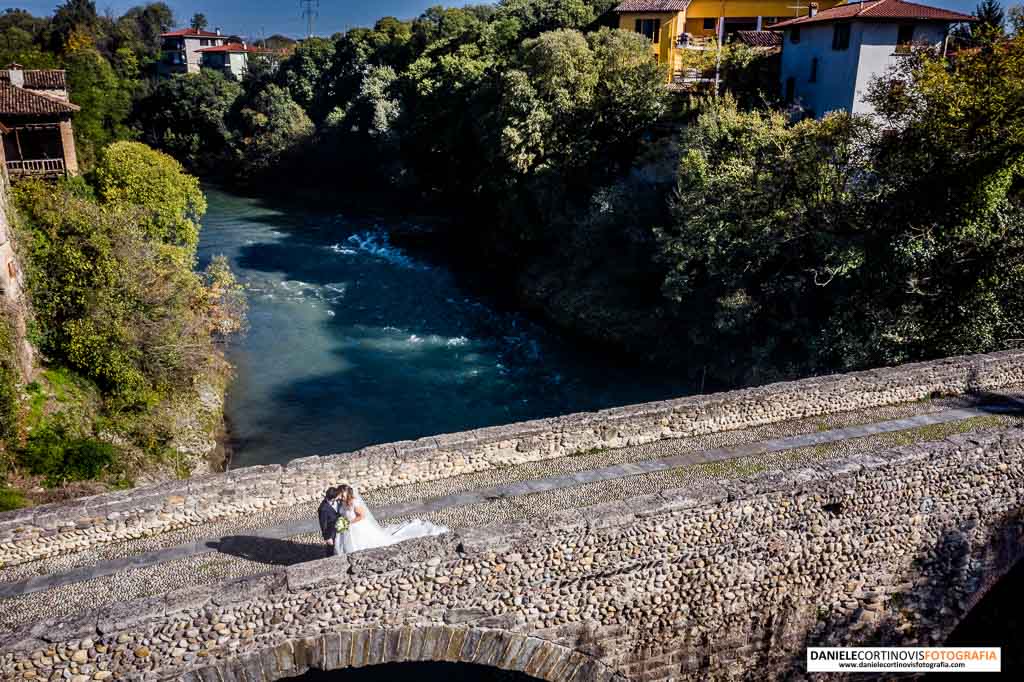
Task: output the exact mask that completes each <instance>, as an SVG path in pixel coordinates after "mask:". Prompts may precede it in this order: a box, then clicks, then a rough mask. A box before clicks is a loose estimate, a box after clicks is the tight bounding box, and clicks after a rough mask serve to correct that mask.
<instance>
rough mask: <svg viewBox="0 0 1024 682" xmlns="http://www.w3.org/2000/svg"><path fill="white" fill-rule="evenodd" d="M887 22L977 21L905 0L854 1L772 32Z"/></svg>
mask: <svg viewBox="0 0 1024 682" xmlns="http://www.w3.org/2000/svg"><path fill="white" fill-rule="evenodd" d="M885 19H903V20H906V19H916V20H917V21H949V22H960V21H977V19H975V18H974V17H972V16H970V15H969V14H961V13H960V12H951V11H950V10H948V9H941V8H939V7H929V6H928V5H919V4H917V3H916V2H906V1H905V0H875V1H874V2H851V3H849V4H847V5H837V6H836V7H833V8H832V9H827V10H824V11H822V12H818V13H817V14H816V15H815V16H813V17H797V18H796V19H789V20H787V21H782V22H779V23H777V24H772V25H771V26H769V28H771V29H777V28H785V27H787V26H803V25H804V24H817V23H821V22H826V21H843V20H848V21H856V20H862V21H879V20H885Z"/></svg>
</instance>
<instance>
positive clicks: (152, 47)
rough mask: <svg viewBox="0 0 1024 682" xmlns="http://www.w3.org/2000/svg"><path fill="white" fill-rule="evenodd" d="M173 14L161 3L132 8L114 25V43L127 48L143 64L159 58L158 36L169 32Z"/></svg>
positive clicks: (172, 22) (172, 23)
mask: <svg viewBox="0 0 1024 682" xmlns="http://www.w3.org/2000/svg"><path fill="white" fill-rule="evenodd" d="M173 25H174V13H173V12H172V11H171V8H170V7H168V6H167V4H166V3H163V2H152V3H149V4H147V5H140V6H138V7H132V8H131V9H129V10H128V11H127V12H125V13H124V14H123V15H122V16H121V17H120V18H119V19H118V20H117V22H116V23H115V24H114V36H115V43H116V46H117V47H118V48H127V49H129V50H131V51H132V52H133V53H135V54H136V55H137V56H138V57H139V59H140V60H141V61H142V62H144V63H148V62H152V61H155V60H156V59H157V58H158V57H159V56H160V34H161V33H166V32H167V31H169V30H171V27H172V26H173Z"/></svg>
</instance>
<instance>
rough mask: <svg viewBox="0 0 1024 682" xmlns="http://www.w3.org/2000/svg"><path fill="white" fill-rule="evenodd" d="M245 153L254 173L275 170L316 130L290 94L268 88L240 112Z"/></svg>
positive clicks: (276, 88)
mask: <svg viewBox="0 0 1024 682" xmlns="http://www.w3.org/2000/svg"><path fill="white" fill-rule="evenodd" d="M239 119H240V121H241V126H240V128H241V153H242V155H243V158H244V160H245V164H246V166H247V171H248V172H250V173H259V172H261V171H265V170H267V169H270V168H274V167H275V166H276V165H277V164H279V163H281V162H282V161H284V160H285V159H287V158H288V157H289V155H290V154H292V153H296V152H298V150H300V149H301V147H302V145H304V144H305V143H306V142H307V141H309V139H310V138H311V136H312V135H313V132H314V130H315V128H314V126H313V122H312V121H310V119H309V116H307V115H306V112H305V111H304V110H303V109H302V107H301V106H299V105H298V104H297V103H296V102H295V100H293V99H292V98H291V96H290V95H289V94H288V91H287V90H286V89H284V88H282V87H280V86H277V85H273V84H271V85H268V86H267V87H266V88H265V89H264V90H262V91H261V92H259V93H258V94H257V95H256V96H255V98H254V99H253V101H252V102H251V103H249V104H247V105H245V106H244V107H243V108H242V109H241V112H240V113H239Z"/></svg>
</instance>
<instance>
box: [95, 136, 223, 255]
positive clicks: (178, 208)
mask: <svg viewBox="0 0 1024 682" xmlns="http://www.w3.org/2000/svg"><path fill="white" fill-rule="evenodd" d="M94 176H95V180H96V190H97V193H98V195H99V198H100V200H101V201H102V202H103V203H104V204H106V205H107V206H109V207H112V208H115V209H118V210H131V211H133V212H136V214H137V217H138V218H139V222H140V224H141V225H142V227H143V228H144V229H145V231H146V234H147V235H148V236H149V237H151V238H153V239H156V240H159V241H161V242H163V243H165V244H171V245H174V246H180V247H183V248H185V249H186V250H187V251H188V253H189V254H194V253H195V249H196V245H197V244H198V243H199V220H200V218H202V217H203V214H204V213H206V198H205V197H204V196H203V192H202V190H201V189H200V188H199V180H197V179H196V178H194V177H192V176H191V175H188V174H186V173H185V169H184V168H183V167H182V165H181V164H180V163H178V162H177V161H175V160H174V159H173V158H172V157H170V156H168V155H167V154H164V153H163V152H158V151H156V150H155V149H150V148H149V147H147V146H146V145H144V144H141V143H139V142H116V143H114V144H112V145H110V146H109V147H107V148H106V149H104V150H103V153H102V154H101V156H100V160H99V163H98V164H97V166H96V170H95V173H94Z"/></svg>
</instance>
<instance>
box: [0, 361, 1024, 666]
mask: <svg viewBox="0 0 1024 682" xmlns="http://www.w3.org/2000/svg"><path fill="white" fill-rule="evenodd" d="M1022 389H1024V351H1008V352H1004V353H998V354H992V355H984V356H974V357H961V358H951V359H948V360H941V361H935V362H929V363H920V364H914V365H906V366H902V367H895V368H888V369H881V370H875V371H870V372H861V373H856V374H848V375H837V376H829V377H818V378H812V379H806V380H803V381H797V382H792V383H782V384H775V385H771V386H764V387H759V388H753V389H746V390H741V391H734V392H730V393H723V394H717V395H708V396H696V397H689V398H682V399H679V400H671V401H665V402H658V403H651V404H646V405H638V406H631V407H625V408H618V409H612V410H605V411H602V412H598V413H593V414H576V415H570V416H566V417H559V418H555V419H547V420H539V421H535V422H528V423H524V424H515V425H511V426H502V427H495V428H487V429H481V430H477V431H472V432H467V433H462V434H454V435H444V436H437V437H432V438H424V439H420V440H417V441H410V442H402V443H391V444H388V445H379V446H374V447H370V448H366V449H364V450H361V451H359V452H355V453H349V454H343V455H332V456H327V457H312V458H307V459H302V460H297V461H293V462H291V463H289V464H287V465H284V466H266V467H254V468H251V469H241V470H236V471H231V472H229V473H226V474H222V475H213V476H205V477H201V478H196V479H191V480H184V481H180V482H175V483H172V484H168V485H164V486H162V487H156V488H148V489H136V490H131V491H125V492H121V493H116V494H109V495H102V496H98V497H93V498H87V499H82V500H76V501H74V502H72V503H67V504H64V505H55V506H45V507H37V508H34V509H29V510H25V511H20V512H13V513H7V514H3V515H0V580H2V583H0V678H2V679H4V680H32V679H35V680H42V679H49V680H65V679H67V680H73V681H74V682H85V681H87V680H103V679H111V680H164V679H168V680H170V679H184V680H206V681H218V682H221V681H224V682H227V681H236V680H237V681H240V682H241V681H245V682H265V681H269V680H280V679H287V678H292V677H297V676H300V675H304V674H307V673H308V672H309V671H318V670H319V671H331V670H341V669H350V668H358V667H367V666H378V665H391V664H399V663H402V662H406V663H405V664H406V665H408V664H409V662H425V661H451V662H462V663H474V664H478V665H483V666H489V667H491V668H496V669H501V670H507V671H521V672H523V673H525V674H526V675H528V676H529V677H530V678H533V679H539V680H549V681H551V682H563V681H569V680H575V681H579V682H585V681H590V680H595V681H599V680H682V679H708V678H713V679H765V678H791V677H802V676H803V675H804V673H803V657H804V647H806V646H808V645H830V644H854V643H885V644H892V645H907V644H920V645H927V644H939V643H942V642H943V641H945V638H946V637H947V636H948V634H949V633H950V632H951V630H952V628H954V627H955V626H956V624H957V623H958V622H960V620H961V619H962V618H963V617H964V615H965V614H967V613H968V612H969V611H970V610H971V608H972V607H973V606H974V604H975V603H976V602H977V601H978V600H979V599H980V598H981V597H982V596H983V595H984V593H985V592H986V590H987V589H988V588H989V587H990V586H991V585H992V584H993V583H994V582H996V581H997V580H998V579H999V578H1000V577H1001V576H1002V575H1003V574H1004V573H1005V572H1006V571H1007V570H1009V569H1010V567H1011V566H1012V565H1013V564H1014V562H1015V561H1016V560H1017V558H1018V557H1019V556H1020V553H1021V549H1020V548H1021V534H1022V519H1021V513H1022V511H1024V503H1022V496H1024V489H1022V485H1021V481H1022V476H1024V428H1021V426H1022V424H1024V405H1022V403H1021V402H1020V396H1021V395H1022ZM344 480H347V481H352V482H356V483H357V484H358V485H359V486H360V488H361V490H362V491H363V492H364V494H365V496H366V498H367V501H368V502H369V503H370V504H371V505H373V506H374V508H375V509H377V510H378V511H379V512H380V513H379V516H382V517H385V518H388V519H394V520H401V519H403V518H409V517H412V516H418V517H422V518H428V519H431V520H433V521H436V522H440V523H444V524H447V525H448V526H449V527H451V528H452V532H451V533H449V534H447V535H444V536H440V537H435V538H429V539H421V540H416V541H411V542H407V543H403V544H401V545H397V546H394V547H390V548H386V549H381V550H376V551H370V552H365V553H359V554H355V555H352V556H349V557H331V558H324V553H325V550H324V546H323V545H322V543H320V542H318V540H317V538H316V535H315V523H314V521H313V516H314V512H315V506H316V504H317V502H318V501H319V498H320V496H321V494H322V490H323V489H324V488H325V487H326V486H327V485H328V484H333V483H337V482H341V481H344ZM382 669H383V668H382ZM339 679H341V677H339Z"/></svg>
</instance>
